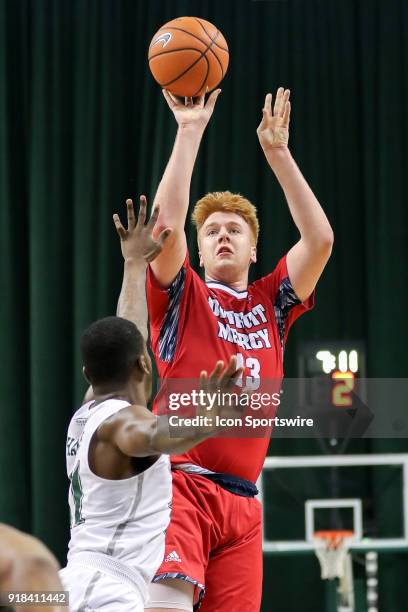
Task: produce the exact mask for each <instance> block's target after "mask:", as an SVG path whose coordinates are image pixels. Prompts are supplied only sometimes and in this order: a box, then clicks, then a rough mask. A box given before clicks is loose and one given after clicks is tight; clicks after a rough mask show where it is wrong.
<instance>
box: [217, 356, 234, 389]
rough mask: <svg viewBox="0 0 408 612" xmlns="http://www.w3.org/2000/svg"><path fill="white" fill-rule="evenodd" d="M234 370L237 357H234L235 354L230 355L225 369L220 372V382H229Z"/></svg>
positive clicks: (224, 383) (226, 383) (223, 383)
mask: <svg viewBox="0 0 408 612" xmlns="http://www.w3.org/2000/svg"><path fill="white" fill-rule="evenodd" d="M236 371H237V358H236V355H232V357H231V358H230V360H229V363H228V365H227V367H226V368H225V370H224V371H223V372H222V374H221V376H220V384H221V385H228V384H229V383H230V382H231V378H232V377H233V375H234V374H235V372H236Z"/></svg>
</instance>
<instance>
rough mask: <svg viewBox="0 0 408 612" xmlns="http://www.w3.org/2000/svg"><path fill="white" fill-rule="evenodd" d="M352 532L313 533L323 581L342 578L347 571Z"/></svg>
mask: <svg viewBox="0 0 408 612" xmlns="http://www.w3.org/2000/svg"><path fill="white" fill-rule="evenodd" d="M353 537H354V532H353V531H346V530H344V529H343V530H331V531H315V533H314V538H313V542H314V548H315V553H316V555H317V558H318V559H319V562H320V568H321V577H322V579H323V580H331V579H332V578H343V577H344V576H345V574H346V571H347V557H348V550H349V545H350V541H351V540H352V539H353Z"/></svg>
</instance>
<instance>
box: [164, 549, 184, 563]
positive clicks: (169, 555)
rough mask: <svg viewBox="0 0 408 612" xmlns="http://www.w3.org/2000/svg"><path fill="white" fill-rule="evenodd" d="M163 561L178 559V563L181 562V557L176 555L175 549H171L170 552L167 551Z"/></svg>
mask: <svg viewBox="0 0 408 612" xmlns="http://www.w3.org/2000/svg"><path fill="white" fill-rule="evenodd" d="M164 561H165V562H166V561H178V562H179V563H181V559H180V557H179V556H178V554H177V553H176V551H175V550H173V551H172V552H171V553H169V554H168V555H167V557H166V558H165V560H164Z"/></svg>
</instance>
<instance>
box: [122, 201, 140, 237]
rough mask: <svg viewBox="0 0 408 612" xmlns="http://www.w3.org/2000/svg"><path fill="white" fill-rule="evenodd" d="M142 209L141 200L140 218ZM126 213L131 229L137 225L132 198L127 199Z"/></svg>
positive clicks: (129, 228)
mask: <svg viewBox="0 0 408 612" xmlns="http://www.w3.org/2000/svg"><path fill="white" fill-rule="evenodd" d="M141 210H142V202H141V201H140V210H139V219H140V212H141ZM126 214H127V226H128V230H131V229H133V228H134V227H135V225H136V219H135V209H134V208H133V201H132V200H131V199H130V198H128V199H127V200H126Z"/></svg>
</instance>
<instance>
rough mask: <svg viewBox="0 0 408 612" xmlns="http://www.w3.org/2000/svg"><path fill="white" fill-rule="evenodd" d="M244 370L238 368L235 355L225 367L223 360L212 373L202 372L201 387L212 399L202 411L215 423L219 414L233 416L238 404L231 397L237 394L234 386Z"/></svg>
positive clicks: (204, 405) (205, 403) (202, 407)
mask: <svg viewBox="0 0 408 612" xmlns="http://www.w3.org/2000/svg"><path fill="white" fill-rule="evenodd" d="M243 371H244V370H243V368H237V358H236V356H235V355H233V356H232V357H231V358H230V360H229V363H228V365H227V367H225V368H224V362H223V361H217V363H216V365H215V368H214V369H213V371H212V372H211V374H210V375H208V373H207V371H206V370H203V371H202V372H201V374H200V388H201V389H202V390H203V391H205V393H206V394H209V395H210V396H211V398H212V400H211V401H205V402H204V404H203V406H201V411H200V413H201V414H203V415H205V416H208V417H210V418H212V420H213V423H215V417H216V416H218V415H222V416H224V415H225V416H231V414H233V413H234V410H235V409H236V406H235V404H234V402H233V401H232V402H231V401H230V397H231V396H234V395H235V393H234V391H233V388H234V385H235V383H236V381H237V379H238V378H239V377H240V376H242V373H243ZM207 397H208V396H207ZM214 400H215V401H214Z"/></svg>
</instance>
